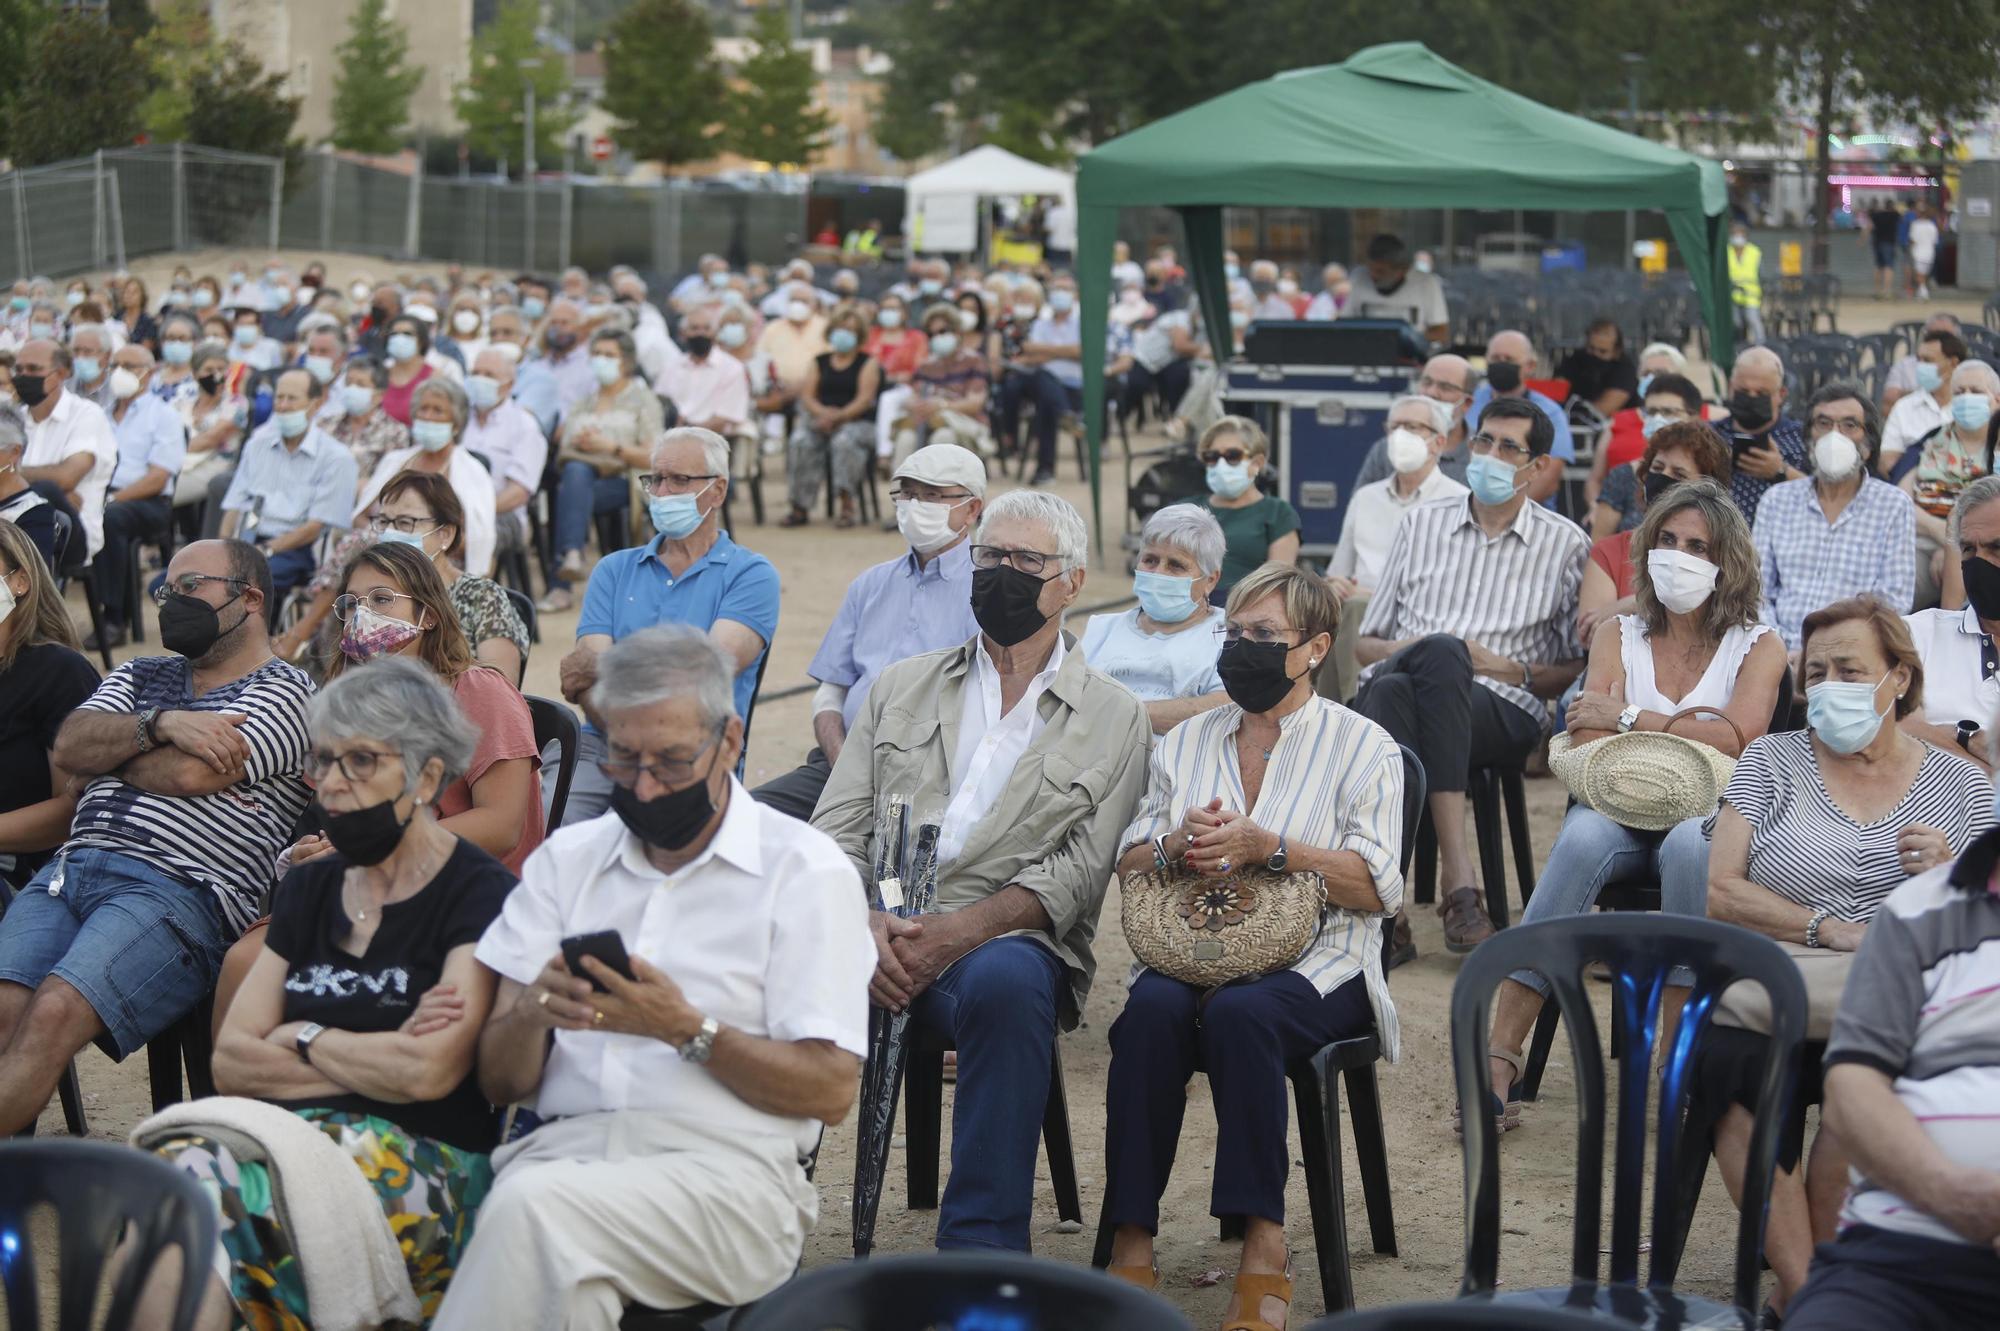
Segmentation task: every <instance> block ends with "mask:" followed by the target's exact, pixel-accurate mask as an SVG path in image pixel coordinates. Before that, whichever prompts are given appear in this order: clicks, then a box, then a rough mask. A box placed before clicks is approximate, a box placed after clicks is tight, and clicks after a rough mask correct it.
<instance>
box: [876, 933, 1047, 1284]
mask: <svg viewBox="0 0 2000 1331" xmlns="http://www.w3.org/2000/svg"><path fill="white" fill-rule="evenodd" d="M1064 982H1065V981H1064V977H1063V966H1062V963H1061V962H1060V961H1058V960H1057V959H1056V955H1055V953H1053V952H1051V951H1049V949H1048V948H1046V947H1044V946H1042V945H1041V944H1040V943H1037V942H1035V941H1034V940H1033V939H1030V938H1023V937H1014V938H996V939H994V940H993V941H992V942H990V943H986V944H984V945H982V946H980V947H976V948H974V949H973V950H972V951H970V952H968V953H966V954H965V955H964V956H962V957H960V958H959V959H958V960H957V961H955V962H953V963H952V964H951V965H950V966H949V967H947V968H946V969H945V972H944V974H942V975H940V976H938V978H937V982H936V983H935V984H933V985H932V986H931V987H930V988H929V989H926V990H925V991H924V992H923V993H922V994H920V995H918V997H917V1001H916V1002H915V1003H913V1004H912V1005H911V1007H910V1019H911V1020H912V1021H913V1022H916V1023H918V1024H920V1025H922V1026H923V1027H924V1028H925V1029H926V1030H929V1031H932V1032H934V1033H936V1034H939V1035H943V1036H946V1037H947V1038H949V1039H950V1040H951V1042H952V1044H953V1045H954V1046H955V1047H956V1048H957V1049H958V1089H957V1093H956V1094H955V1095H953V1097H952V1104H951V1177H950V1178H949V1179H947V1180H946V1181H945V1185H944V1196H943V1197H941V1198H939V1199H938V1229H937V1246H938V1247H939V1248H940V1249H941V1250H948V1249H953V1248H1002V1249H1007V1250H1009V1251H1012V1252H1027V1251H1028V1250H1029V1244H1028V1219H1029V1215H1030V1213H1031V1212H1032V1211H1033V1210H1034V1202H1035V1152H1036V1151H1037V1150H1039V1149H1040V1147H1041V1142H1042V1110H1043V1108H1044V1107H1045V1106H1046V1105H1047V1104H1048V1099H1049V1068H1050V1065H1051V1060H1052V1059H1053V1057H1054V1055H1055V1046H1056V1011H1057V1008H1056V995H1057V993H1058V992H1059V986H1060V985H1062V984H1063V983H1064Z"/></svg>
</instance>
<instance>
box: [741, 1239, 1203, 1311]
mask: <svg viewBox="0 0 2000 1331" xmlns="http://www.w3.org/2000/svg"><path fill="white" fill-rule="evenodd" d="M732 1326H733V1331H833V1328H836V1327H838V1328H848V1327H866V1328H867V1329H868V1331H929V1329H930V1328H934V1327H940V1326H946V1327H962V1328H965V1331H974V1328H989V1327H990V1328H995V1331H997V1329H998V1328H1002V1327H1033V1328H1035V1331H1173V1329H1174V1328H1182V1329H1184V1331H1193V1328H1194V1323H1192V1322H1190V1321H1189V1320H1188V1319H1187V1316H1186V1314H1184V1313H1182V1312H1181V1311H1180V1310H1179V1309H1177V1308H1175V1307H1174V1306H1173V1305H1172V1304H1171V1303H1168V1302H1167V1301H1166V1300H1165V1299H1163V1298H1161V1297H1160V1296H1159V1295H1157V1294H1153V1293H1150V1292H1149V1291H1146V1290H1142V1289H1140V1288H1139V1287H1138V1286H1136V1285H1128V1284H1126V1283H1125V1282H1124V1281H1122V1280H1107V1279H1105V1277H1104V1274H1103V1272H1101V1271H1093V1270H1090V1269H1089V1268H1087V1267H1083V1268H1079V1267H1074V1266H1070V1265H1068V1264H1067V1263H1063V1262H1052V1261H1049V1260H1047V1259H1046V1258H1035V1257H1027V1256H1017V1255H1014V1254H1011V1253H1004V1254H1003V1253H960V1252H952V1253H923V1254H914V1255H907V1256H901V1257H875V1258H871V1259H869V1260H868V1261H865V1262H845V1263H842V1264H840V1265H837V1266H827V1267H821V1268H820V1269H819V1270H817V1271H808V1272H807V1273H806V1274H804V1275H802V1276H800V1277H799V1278H798V1279H796V1280H794V1281H792V1282H791V1283H790V1284H788V1285H783V1286H781V1287H779V1288H778V1289H777V1290H776V1291H774V1292H773V1293H770V1294H767V1295H765V1296H764V1298H762V1299H761V1300H759V1301H758V1303H757V1305H756V1306H755V1307H753V1308H751V1309H750V1310H749V1311H748V1312H747V1313H746V1314H744V1315H743V1316H741V1317H739V1318H738V1319H737V1320H736V1321H735V1322H734V1323H733V1324H732Z"/></svg>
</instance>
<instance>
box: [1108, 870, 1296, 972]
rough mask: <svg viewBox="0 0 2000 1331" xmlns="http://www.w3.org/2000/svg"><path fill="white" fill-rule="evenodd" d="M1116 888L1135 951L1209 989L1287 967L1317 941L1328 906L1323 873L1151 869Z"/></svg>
mask: <svg viewBox="0 0 2000 1331" xmlns="http://www.w3.org/2000/svg"><path fill="white" fill-rule="evenodd" d="M1119 886H1120V889H1121V900H1122V902H1123V906H1124V910H1123V916H1124V926H1125V941H1126V942H1127V943H1129V944H1131V945H1132V954H1133V955H1134V956H1136V957H1138V958H1139V960H1140V961H1141V962H1143V963H1144V964H1145V965H1147V966H1150V967H1151V968H1152V969H1154V970H1156V971H1158V972H1160V973H1161V974H1162V975H1166V976H1169V977H1171V978H1173V979H1176V980H1180V981H1182V982H1184V983H1186V984H1193V985H1200V986H1202V987H1204V988H1206V987H1209V986H1213V985H1218V984H1227V983H1228V982H1229V981H1231V980H1240V979H1242V978H1244V977H1245V976H1250V975H1266V974H1269V973H1271V972H1273V971H1281V970H1285V969H1287V968H1289V967H1290V966H1291V965H1292V964H1293V963H1294V962H1296V961H1297V960H1298V959H1299V958H1300V957H1302V956H1304V955H1305V952H1306V949H1307V948H1308V947H1311V946H1312V941H1313V938H1314V937H1315V936H1316V935H1317V934H1318V933H1319V918H1320V912H1321V911H1322V910H1323V909H1324V908H1325V906H1326V880H1325V879H1323V878H1322V877H1320V875H1318V874H1316V873H1277V872H1274V871H1272V870H1270V869H1266V868H1263V867H1261V866H1258V867H1253V868H1243V869H1238V870H1236V871H1235V872H1233V873H1228V874H1223V875H1220V876H1218V877H1209V876H1206V875H1204V874H1199V873H1194V872H1192V871H1190V870H1187V869H1183V868H1178V867H1176V868H1168V869H1164V870H1161V869H1146V870H1140V871H1136V872H1133V873H1129V874H1126V875H1125V877H1124V878H1123V879H1121V880H1120V884H1119Z"/></svg>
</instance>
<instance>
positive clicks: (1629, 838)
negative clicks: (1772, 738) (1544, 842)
mask: <svg viewBox="0 0 2000 1331" xmlns="http://www.w3.org/2000/svg"><path fill="white" fill-rule="evenodd" d="M1702 821H1703V820H1702V819H1700V818H1690V819H1688V820H1687V821H1685V822H1683V823H1681V824H1680V825H1679V826H1677V827H1675V828H1673V830H1671V831H1668V832H1636V831H1634V830H1632V829H1631V828H1629V827H1625V826H1623V825H1621V824H1618V823H1614V822H1612V821H1611V820H1610V819H1609V818H1606V817H1605V816H1604V815H1603V814H1601V813H1598V812H1597V811H1596V810H1594V809H1586V808H1584V807H1583V806H1582V805H1581V804H1578V805H1576V806H1574V807H1573V808H1571V809H1570V811H1569V816H1568V817H1566V818H1564V819H1563V825H1562V830H1561V831H1560V832H1558V833H1556V844H1555V845H1554V846H1552V847H1550V849H1549V862H1548V864H1547V866H1546V867H1544V868H1543V870H1542V876H1541V877H1539V878H1537V879H1536V880H1535V895H1534V896H1533V897H1532V898H1531V899H1530V900H1529V902H1528V909H1527V910H1526V911H1524V912H1522V915H1521V922H1522V923H1523V924H1532V923H1534V922H1535V921H1536V920H1554V919H1561V918H1562V917H1564V916H1567V915H1581V914H1583V913H1584V912H1585V911H1587V910H1590V909H1591V908H1592V907H1593V906H1595V905H1596V904H1597V894H1598V893H1599V892H1602V891H1603V890H1604V885H1605V884H1606V883H1612V882H1617V881H1618V880H1620V879H1623V878H1639V877H1645V876H1653V877H1657V878H1658V879H1659V880H1660V907H1661V909H1662V910H1663V911H1665V912H1666V913H1667V914H1669V915H1706V914H1708V838H1707V837H1705V836H1703V835H1702V834H1701V824H1702ZM1513 978H1514V979H1515V980H1518V981H1519V982H1520V983H1522V984H1525V985H1527V986H1528V987H1529V988H1530V989H1533V990H1534V991H1535V992H1536V993H1538V994H1540V995H1541V996H1542V997H1544V998H1547V997H1548V996H1549V983H1548V981H1547V980H1544V979H1543V978H1542V977H1541V976H1540V975H1538V974H1536V973H1535V972H1534V971H1528V970H1520V971H1515V972H1514V974H1513ZM1674 978H1675V980H1676V981H1680V982H1684V983H1691V982H1692V980H1693V977H1692V976H1689V975H1686V974H1684V973H1676V975H1675V976H1674Z"/></svg>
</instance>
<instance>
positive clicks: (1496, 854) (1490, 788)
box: [1416, 765, 1535, 929]
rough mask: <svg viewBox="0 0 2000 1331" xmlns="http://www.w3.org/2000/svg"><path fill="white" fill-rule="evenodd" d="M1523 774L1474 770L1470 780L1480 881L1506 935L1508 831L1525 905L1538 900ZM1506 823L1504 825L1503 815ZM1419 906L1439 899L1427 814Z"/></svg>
mask: <svg viewBox="0 0 2000 1331" xmlns="http://www.w3.org/2000/svg"><path fill="white" fill-rule="evenodd" d="M1522 776H1523V772H1522V769H1521V768H1520V767H1519V766H1518V765H1516V766H1514V767H1475V768H1473V769H1472V771H1471V772H1470V773H1468V774H1467V779H1466V786H1465V798H1466V800H1467V802H1469V803H1470V804H1471V805H1472V833H1473V843H1474V845H1475V846H1476V847H1477V848H1478V851H1479V878H1480V881H1481V883H1482V884H1483V885H1484V887H1485V892H1486V913H1487V915H1488V916H1489V917H1491V918H1492V920H1493V927H1494V928H1495V929H1505V928H1506V927H1507V925H1508V923H1509V922H1510V921H1511V920H1512V918H1513V914H1512V910H1511V908H1510V907H1509V905H1508V900H1507V866H1506V864H1505V862H1504V861H1503V860H1502V859H1501V846H1500V839H1501V835H1502V832H1503V830H1504V832H1505V835H1506V837H1507V839H1508V842H1509V845H1510V846H1511V848H1512V850H1513V854H1514V876H1515V877H1516V878H1517V879H1519V880H1520V883H1521V904H1522V906H1524V907H1525V906H1526V905H1527V904H1528V898H1529V897H1531V896H1533V895H1534V894H1535V851H1534V847H1533V845H1532V844H1531V843H1530V842H1529V840H1528V794H1527V789H1526V787H1524V786H1523V785H1522V784H1521V781H1522ZM1503 808H1504V809H1505V811H1506V822H1505V824H1504V825H1503V824H1502V822H1501V811H1502V809H1503ZM1416 898H1417V903H1418V904H1419V905H1428V904H1429V903H1431V902H1433V901H1435V900H1436V899H1437V829H1436V828H1435V827H1434V826H1433V825H1432V823H1431V816H1430V810H1429V809H1428V808H1427V809H1425V810H1424V818H1423V824H1422V826H1421V828H1420V829H1419V831H1418V835H1417V886H1416Z"/></svg>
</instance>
